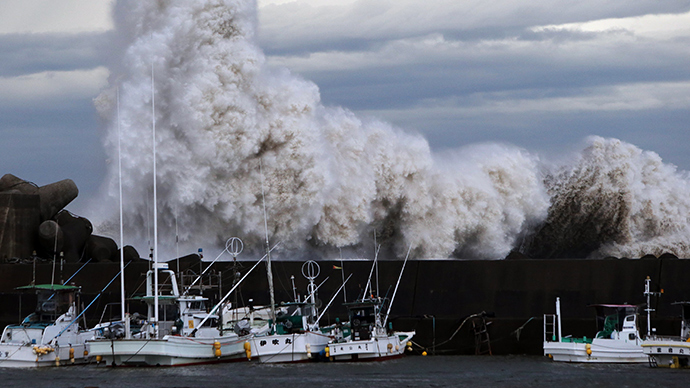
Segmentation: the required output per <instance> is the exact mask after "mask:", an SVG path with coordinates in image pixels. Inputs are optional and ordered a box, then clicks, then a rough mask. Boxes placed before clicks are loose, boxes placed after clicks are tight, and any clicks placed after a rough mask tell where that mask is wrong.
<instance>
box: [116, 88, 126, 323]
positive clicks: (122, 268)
mask: <svg viewBox="0 0 690 388" xmlns="http://www.w3.org/2000/svg"><path fill="white" fill-rule="evenodd" d="M121 132H122V131H121V128H120V88H119V87H118V88H117V168H118V175H119V181H120V182H119V186H120V298H121V300H122V303H121V304H122V306H120V313H121V314H122V315H120V316H121V317H122V320H124V319H125V246H124V241H125V239H124V235H123V233H124V232H123V226H122V224H123V222H124V221H123V219H122V146H121V143H122V139H121V138H122V136H121Z"/></svg>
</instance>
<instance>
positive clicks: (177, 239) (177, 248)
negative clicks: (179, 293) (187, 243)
mask: <svg viewBox="0 0 690 388" xmlns="http://www.w3.org/2000/svg"><path fill="white" fill-rule="evenodd" d="M175 257H177V278H178V279H179V280H180V281H182V276H181V275H180V233H179V229H178V228H177V211H175Z"/></svg>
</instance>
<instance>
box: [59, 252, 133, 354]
mask: <svg viewBox="0 0 690 388" xmlns="http://www.w3.org/2000/svg"><path fill="white" fill-rule="evenodd" d="M130 263H131V261H130V262H129V263H127V264H126V265H125V268H127V266H128V265H129V264H130ZM122 271H124V268H123V269H122ZM122 271H120V272H118V273H117V274H116V275H115V277H114V278H112V279H110V282H108V284H106V286H105V287H103V289H102V290H101V292H99V293H98V295H96V297H95V298H93V300H92V301H91V303H89V305H88V306H86V308H85V309H84V310H82V312H80V313H79V315H77V317H76V318H74V320H73V321H72V322H70V323H69V325H67V326H65V328H64V329H62V331H61V332H59V333H58V335H56V336H55V337H53V339H52V340H54V339H56V338H57V337H59V336H61V335H62V333H64V332H65V330H67V329H69V328H70V327H71V326H72V325H73V324H74V322H76V321H77V320H79V318H81V316H82V315H84V313H85V312H86V310H88V309H89V307H91V305H93V304H94V302H96V301H97V300H98V298H100V297H101V295H103V292H105V290H106V289H107V288H108V287H109V286H110V285H111V284H113V282H114V281H115V279H117V277H118V276H120V273H122ZM52 340H51V341H52Z"/></svg>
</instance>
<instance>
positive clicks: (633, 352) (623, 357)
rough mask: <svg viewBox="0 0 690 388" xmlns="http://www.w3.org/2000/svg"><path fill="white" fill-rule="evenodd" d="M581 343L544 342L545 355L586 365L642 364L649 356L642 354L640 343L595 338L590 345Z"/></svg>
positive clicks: (555, 359)
mask: <svg viewBox="0 0 690 388" xmlns="http://www.w3.org/2000/svg"><path fill="white" fill-rule="evenodd" d="M586 345H587V344H585V343H580V342H552V341H547V342H544V355H545V356H550V357H551V358H553V360H554V361H564V362H584V363H642V362H647V355H645V354H644V353H643V352H642V346H641V345H640V344H639V343H638V341H632V342H624V341H618V340H612V339H604V338H595V339H594V340H593V341H592V343H591V344H590V350H591V354H588V352H587V347H586Z"/></svg>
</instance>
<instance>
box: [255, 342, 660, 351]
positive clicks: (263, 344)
mask: <svg viewBox="0 0 690 388" xmlns="http://www.w3.org/2000/svg"><path fill="white" fill-rule="evenodd" d="M265 345H266V340H261V341H260V342H259V346H265ZM659 351H661V350H659Z"/></svg>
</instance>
